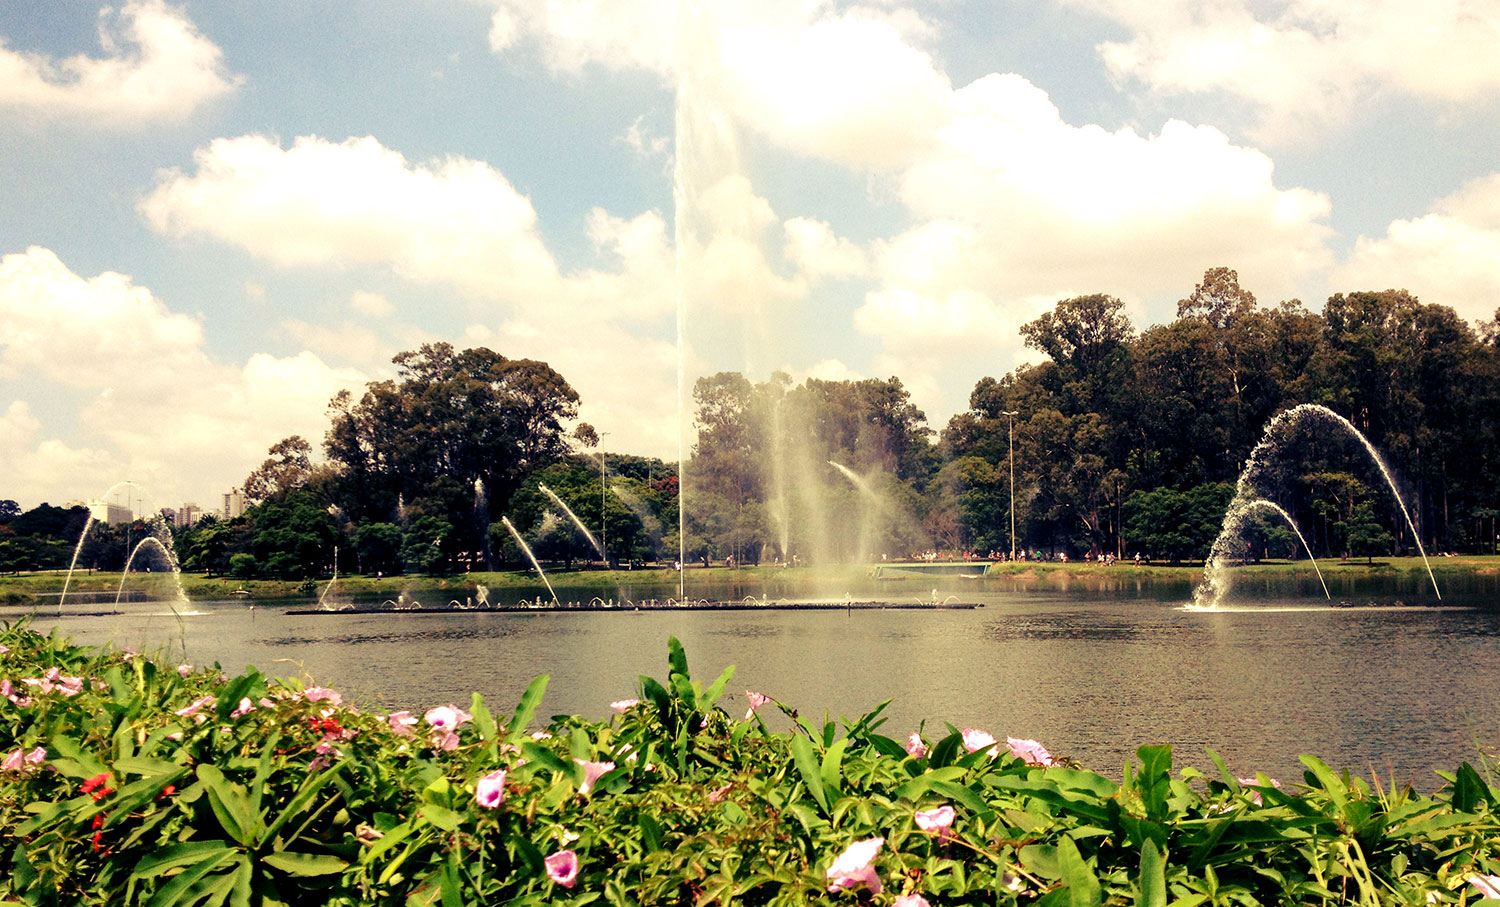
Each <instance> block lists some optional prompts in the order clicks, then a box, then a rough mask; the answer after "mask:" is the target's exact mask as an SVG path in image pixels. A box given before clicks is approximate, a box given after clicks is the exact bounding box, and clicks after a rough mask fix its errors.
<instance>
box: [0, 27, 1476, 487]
mask: <svg viewBox="0 0 1500 907" xmlns="http://www.w3.org/2000/svg"><path fill="white" fill-rule="evenodd" d="M1497 46H1500V2H1497V0H1299V2H1280V0H1216V2H1211V3H1204V2H1196V0H1151V2H1140V0H935V2H930V3H904V2H901V0H869V2H867V3H865V4H863V5H860V4H844V3H830V2H820V0H758V2H755V3H740V2H723V3H717V2H713V0H357V2H355V0H341V2H336V0H262V2H257V3H253V4H252V3H242V2H231V0H186V2H177V3H168V2H163V0H126V2H123V3H122V4H119V5H114V6H106V7H103V8H101V7H100V6H99V5H98V2H97V0H95V2H93V3H88V2H79V0H53V2H48V3H6V4H0V130H3V136H4V141H0V498H13V499H15V500H17V501H19V502H20V503H22V504H23V505H25V506H28V507H29V506H33V505H35V504H37V503H40V502H42V501H51V502H53V503H63V502H65V501H68V500H72V499H79V498H88V497H93V496H96V495H98V494H100V493H101V492H102V491H103V490H104V489H105V488H107V487H109V486H110V485H111V484H113V483H115V482H117V481H119V480H122V479H130V480H133V481H135V482H136V483H137V484H138V485H140V486H141V487H142V488H143V489H145V490H146V495H147V498H148V503H152V504H155V505H157V506H164V505H173V506H175V505H178V504H181V503H183V502H184V501H197V502H199V503H202V504H212V503H213V502H215V501H216V500H217V496H218V495H219V494H220V493H221V492H223V491H225V490H227V489H228V488H229V486H231V485H234V484H238V483H239V482H240V480H241V479H243V477H244V476H245V475H246V473H247V472H248V471H249V470H250V469H251V468H253V467H254V466H255V465H256V464H258V463H259V462H260V460H261V459H263V458H264V456H265V451H266V448H267V447H269V446H270V445H271V444H272V443H274V442H275V441H277V440H279V439H280V438H282V437H285V436H286V435H290V434H302V435H304V436H306V437H308V438H309V439H312V440H314V441H315V442H316V441H318V440H320V439H321V437H322V433H323V431H324V428H325V427H326V418H325V415H324V411H325V407H326V405H327V402H328V400H329V398H330V397H331V396H332V395H333V394H334V393H336V392H337V391H338V390H340V389H341V388H352V389H355V390H358V389H359V388H360V387H362V385H363V384H364V382H366V381H369V380H372V379H378V378H383V377H389V376H390V375H391V374H392V368H391V365H390V357H391V356H392V355H394V354H395V353H397V352H399V351H401V350H405V349H412V348H415V347H416V346H418V345H420V344H421V343H423V342H428V341H447V342H451V343H453V344H455V345H457V346H460V347H463V346H475V345H484V346H489V347H491V348H492V349H495V350H497V351H499V352H501V353H503V354H504V355H507V356H510V357H517V358H519V357H530V358H538V359H543V360H546V361H547V362H549V363H550V364H552V365H553V366H554V367H555V368H557V369H558V370H559V371H560V372H561V373H562V374H563V375H564V376H565V377H566V378H567V379H568V380H569V381H570V382H571V383H572V385H573V386H574V388H575V389H577V391H578V392H579V394H580V395H581V397H582V401H583V402H582V409H581V413H580V415H581V417H582V418H583V419H585V420H587V421H589V422H591V423H593V424H594V425H595V426H596V427H597V428H598V429H599V430H600V431H601V432H605V433H607V434H606V435H605V438H604V442H605V446H606V447H607V448H608V449H610V450H618V451H622V452H631V453H640V454H651V455H657V456H663V457H667V458H674V457H675V456H676V451H677V443H678V441H677V437H678V425H679V417H678V409H679V407H678V402H679V381H678V364H679V361H681V362H683V363H685V364H686V373H687V375H688V376H689V382H690V381H691V379H692V377H693V376H696V375H700V374H706V373H709V372H712V371H717V370H720V369H734V370H742V371H746V372H747V373H749V374H750V375H751V376H752V377H754V378H756V379H763V378H765V377H766V376H767V375H768V374H769V373H770V371H772V370H773V369H783V370H786V371H788V372H790V373H791V374H792V375H793V376H795V377H797V378H802V377H806V376H809V375H811V376H817V377H825V378H859V377H882V378H883V377H889V376H891V375H895V376H899V377H900V378H901V379H902V381H903V382H905V384H906V385H907V387H908V388H909V389H910V390H911V392H912V394H913V397H914V399H915V400H916V402H917V403H918V404H919V405H920V406H921V407H922V408H923V409H924V410H925V411H926V412H927V414H928V416H929V420H930V421H931V423H932V424H933V425H934V426H935V427H941V425H942V424H943V423H944V422H945V421H946V419H947V417H948V416H949V415H951V414H952V413H953V412H955V411H957V410H960V409H962V408H964V406H965V405H966V400H967V396H968V392H969V390H970V389H971V388H972V387H973V384H974V382H975V381H976V380H977V379H979V378H980V377H983V376H985V375H994V376H999V375H1001V374H1003V373H1004V372H1006V371H1008V370H1010V369H1011V368H1013V367H1014V366H1015V365H1016V364H1018V363H1019V362H1022V361H1027V359H1028V356H1029V353H1028V351H1027V350H1025V349H1024V347H1023V346H1022V344H1021V342H1020V339H1019V337H1018V334H1017V328H1018V326H1019V325H1021V324H1024V323H1025V322H1027V321H1029V320H1031V319H1033V318H1035V317H1036V316H1037V315H1038V314H1039V313H1041V312H1043V311H1045V310H1046V309H1047V308H1049V307H1050V306H1051V305H1052V304H1054V303H1055V302H1056V301H1057V300H1058V299H1061V298H1066V297H1068V296H1073V295H1078V294H1081V293H1092V292H1106V293H1111V294H1114V295H1116V296H1119V297H1121V298H1122V299H1124V300H1125V301H1126V302H1127V303H1128V305H1129V307H1130V312H1131V317H1132V318H1133V320H1134V321H1135V323H1136V325H1137V327H1145V326H1148V325H1150V324H1154V323H1159V322H1163V321H1167V320H1170V318H1171V317H1172V315H1173V313H1174V312H1175V302H1176V300H1177V299H1179V298H1181V297H1183V296H1185V295H1187V294H1188V293H1189V292H1191V290H1192V288H1193V285H1194V284H1195V283H1196V282H1197V281H1198V280H1199V279H1200V278H1201V276H1202V274H1203V272H1204V271H1205V270H1206V269H1208V268H1210V267H1214V266H1220V265H1222V266H1228V267H1232V268H1235V269H1237V270H1238V271H1239V274H1240V278H1241V283H1242V284H1243V285H1244V286H1246V287H1247V288H1249V289H1251V290H1252V291H1253V292H1255V293H1256V295H1257V296H1258V297H1259V299H1260V301H1261V302H1262V303H1263V304H1267V305H1271V304H1275V303H1276V302H1279V301H1281V300H1283V299H1289V298H1294V297H1295V298H1300V299H1302V300H1304V301H1305V302H1306V303H1307V304H1308V305H1309V306H1311V307H1313V308H1314V309H1320V308H1321V306H1322V301H1323V300H1324V299H1325V298H1326V297H1327V295H1328V294H1329V293H1331V292H1337V291H1351V290H1360V289H1384V288H1387V287H1405V288H1407V289H1409V290H1411V291H1412V292H1414V293H1416V294H1417V295H1418V296H1419V297H1420V298H1421V299H1422V300H1423V301H1424V302H1432V303H1441V304H1444V305H1450V306H1453V307H1454V308H1455V309H1457V310H1458V311H1459V312H1460V313H1461V314H1462V315H1464V316H1465V317H1467V318H1469V319H1471V320H1475V321H1477V320H1480V319H1488V318H1491V317H1493V316H1494V314H1495V310H1496V308H1497V306H1500V54H1497V53H1495V48H1496V47H1497ZM679 301H680V302H681V303H682V304H681V307H680V308H679ZM679 313H680V315H679ZM679 332H681V334H682V336H683V342H682V343H681V344H679V342H678V337H679Z"/></svg>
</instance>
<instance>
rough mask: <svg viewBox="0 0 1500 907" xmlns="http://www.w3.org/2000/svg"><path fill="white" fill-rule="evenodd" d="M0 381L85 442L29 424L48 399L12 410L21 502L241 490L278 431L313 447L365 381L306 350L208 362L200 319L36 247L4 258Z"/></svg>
mask: <svg viewBox="0 0 1500 907" xmlns="http://www.w3.org/2000/svg"><path fill="white" fill-rule="evenodd" d="M0 380H5V381H7V382H9V383H11V384H12V385H13V386H14V387H17V388H24V387H27V386H30V385H31V384H32V383H33V382H39V383H40V384H41V386H42V387H44V388H45V390H44V391H41V392H40V393H45V394H46V397H45V405H46V406H47V408H48V410H49V413H50V414H51V415H52V416H54V417H59V418H61V419H63V420H65V421H66V420H68V419H69V418H71V421H72V422H73V423H75V425H76V429H77V434H78V436H79V437H82V438H86V439H88V443H89V445H90V446H89V447H88V448H79V447H76V446H74V445H72V444H65V443H64V442H62V441H60V440H57V439H56V438H48V437H44V436H43V435H44V434H45V432H43V431H42V428H41V424H40V421H39V420H38V419H36V418H35V417H33V416H32V415H31V413H32V411H33V406H34V405H40V404H41V403H42V402H43V400H42V398H38V399H37V400H35V401H30V400H25V399H19V400H15V401H13V402H11V403H10V404H9V405H8V408H7V410H6V414H5V417H4V427H5V428H8V429H10V431H5V432H3V433H4V434H5V435H6V436H7V438H8V440H7V442H6V443H7V444H8V445H10V447H8V448H7V456H6V460H7V463H8V464H12V463H13V464H15V467H14V469H15V472H14V480H13V483H14V485H15V487H16V488H17V489H18V490H17V492H16V493H17V494H21V495H26V496H27V497H29V498H30V499H31V500H34V501H35V500H41V499H49V500H54V501H56V500H65V499H72V498H87V497H89V496H90V495H93V494H97V493H98V492H99V491H100V490H101V489H102V488H104V487H107V486H108V485H109V484H111V483H113V482H115V481H118V480H120V479H124V478H130V479H132V480H134V481H136V482H137V483H138V484H140V485H142V486H143V487H144V488H146V489H147V494H148V496H150V497H152V498H153V499H156V500H159V501H161V502H164V503H180V502H181V501H182V500H191V499H200V500H202V499H206V497H207V496H208V495H209V494H212V493H213V492H215V491H216V490H223V489H221V488H220V487H219V486H221V485H227V484H229V483H234V482H238V481H239V479H241V478H242V477H243V476H244V475H245V474H246V473H248V472H249V469H250V468H251V467H253V466H254V464H255V462H257V461H258V455H259V452H260V451H263V450H265V448H266V447H268V446H270V444H272V443H274V442H275V441H277V440H279V439H280V438H282V437H285V436H286V435H289V434H303V435H305V436H307V437H309V438H311V439H317V438H320V437H321V435H322V431H323V428H324V427H325V423H326V419H325V417H324V409H325V407H326V405H327V403H328V400H329V398H330V397H332V396H333V394H335V393H336V392H337V391H338V390H340V389H341V388H344V387H350V386H358V385H359V384H361V383H362V382H363V376H362V375H360V374H359V373H356V372H352V371H339V370H335V369H332V368H330V367H329V366H327V365H326V364H325V363H324V362H323V361H322V360H320V359H319V358H318V357H317V356H315V355H313V354H312V353H301V354H298V355H296V356H291V357H286V358H279V357H275V356H270V355H266V354H257V355H254V356H251V357H250V358H249V360H248V361H246V362H245V363H244V364H243V365H241V366H236V365H232V364H227V363H221V362H216V361H214V360H213V359H212V358H210V357H209V355H208V354H207V353H206V352H205V351H204V347H203V335H202V330H201V328H200V326H199V325H198V323H197V321H195V320H194V319H191V318H188V317H186V316H184V315H181V314H178V313H175V312H172V311H171V310H169V309H168V308H167V306H166V305H165V304H163V303H162V302H161V301H160V300H158V299H156V298H155V297H154V296H153V295H152V294H151V292H150V291H149V290H148V289H146V288H145V287H140V286H137V285H136V284H135V283H134V282H133V281H132V280H131V278H130V277H128V276H126V275H122V274H116V273H111V272H107V273H104V274H100V275H98V276H96V277H92V278H85V277H81V276H79V275H77V274H74V273H73V272H72V271H71V270H69V269H68V267H67V266H66V265H64V264H63V262H62V261H61V260H60V259H59V258H58V257H57V255H56V254H54V253H53V252H51V251H50V250H47V249H43V248H40V247H33V248H31V249H28V250H27V251H26V252H25V253H19V254H11V255H6V256H4V257H3V258H0Z"/></svg>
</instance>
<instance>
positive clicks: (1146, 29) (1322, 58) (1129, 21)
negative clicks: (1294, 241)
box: [1069, 0, 1500, 141]
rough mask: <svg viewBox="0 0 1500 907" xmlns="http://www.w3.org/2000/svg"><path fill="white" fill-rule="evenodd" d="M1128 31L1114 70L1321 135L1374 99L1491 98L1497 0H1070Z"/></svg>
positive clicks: (1286, 131) (1262, 122)
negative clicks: (1224, 99)
mask: <svg viewBox="0 0 1500 907" xmlns="http://www.w3.org/2000/svg"><path fill="white" fill-rule="evenodd" d="M1069 2H1072V3H1073V4H1074V5H1076V6H1080V7H1084V8H1086V9H1089V10H1092V11H1095V12H1099V13H1102V14H1103V15H1105V16H1107V17H1108V18H1110V19H1113V20H1114V21H1115V22H1116V23H1118V24H1120V25H1123V26H1125V27H1126V28H1127V29H1128V30H1129V31H1130V32H1131V33H1132V34H1131V36H1130V37H1129V38H1128V39H1126V40H1123V41H1110V42H1105V43H1102V44H1100V45H1099V48H1098V50H1099V53H1100V55H1101V56H1102V58H1103V60H1104V62H1105V64H1106V65H1107V66H1108V67H1109V69H1110V71H1111V72H1112V73H1113V74H1114V75H1115V76H1116V77H1117V78H1120V79H1121V80H1123V81H1126V82H1127V83H1133V84H1140V85H1144V86H1145V87H1147V88H1149V89H1150V90H1152V91H1154V92H1157V93H1160V94H1164V95H1169V96H1170V95H1181V94H1197V93H1222V94H1224V95H1228V96H1231V97H1234V98H1239V99H1242V100H1244V101H1247V102H1249V103H1250V104H1251V105H1252V107H1253V108H1254V110H1255V112H1256V117H1257V122H1256V124H1255V130H1254V134H1255V135H1256V136H1257V137H1259V138H1261V139H1263V140H1266V141H1286V140H1291V139H1296V138H1301V137H1304V136H1307V135H1317V134H1319V133H1321V132H1323V131H1325V130H1326V129H1327V128H1329V126H1330V125H1338V124H1341V123H1343V122H1346V121H1347V120H1349V119H1350V118H1351V117H1354V116H1357V115H1358V113H1359V110H1360V108H1361V107H1362V106H1363V105H1367V104H1368V103H1369V102H1370V101H1371V100H1374V99H1381V98H1393V97H1405V98H1412V99H1418V100H1422V101H1428V102H1436V103H1440V104H1472V103H1474V102H1483V101H1492V100H1493V99H1494V98H1495V96H1496V93H1497V91H1500V53H1497V52H1496V48H1497V47H1500V5H1497V4H1495V3H1494V2H1489V0H1480V2H1475V0H1276V2H1269V3H1267V2H1254V0H1226V2H1218V3H1202V2H1196V0H1157V2H1151V3H1140V2H1135V0H1069Z"/></svg>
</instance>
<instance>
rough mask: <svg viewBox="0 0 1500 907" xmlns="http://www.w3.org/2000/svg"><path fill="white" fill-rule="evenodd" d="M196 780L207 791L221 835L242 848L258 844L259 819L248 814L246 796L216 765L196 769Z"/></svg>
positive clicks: (209, 803)
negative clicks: (224, 835) (222, 830)
mask: <svg viewBox="0 0 1500 907" xmlns="http://www.w3.org/2000/svg"><path fill="white" fill-rule="evenodd" d="M198 780H199V781H202V782H203V786H204V788H205V789H206V790H207V791H208V805H209V806H210V807H212V808H213V812H214V816H215V817H216V818H217V819H218V820H219V824H220V825H221V826H223V828H224V833H225V834H227V835H229V837H230V838H232V839H234V840H235V841H237V842H238V843H240V844H241V845H243V846H245V847H250V848H253V847H254V846H255V845H256V844H258V843H259V839H258V836H257V832H259V831H260V830H261V823H260V817H259V816H254V815H252V814H251V812H250V804H249V802H248V801H247V800H246V798H245V795H244V794H242V793H240V791H238V790H236V789H235V787H234V785H233V784H231V783H230V782H229V781H228V779H226V778H225V777H224V773H223V772H222V771H220V770H219V767H218V766H216V765H207V764H205V765H200V766H198Z"/></svg>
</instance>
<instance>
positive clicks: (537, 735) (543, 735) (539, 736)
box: [531, 731, 552, 740]
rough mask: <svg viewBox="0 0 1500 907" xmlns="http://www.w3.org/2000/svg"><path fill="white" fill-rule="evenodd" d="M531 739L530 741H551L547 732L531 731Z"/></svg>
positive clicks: (550, 736) (550, 735)
mask: <svg viewBox="0 0 1500 907" xmlns="http://www.w3.org/2000/svg"><path fill="white" fill-rule="evenodd" d="M531 739H532V740H551V739H552V734H551V733H549V732H547V731H532V732H531Z"/></svg>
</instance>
